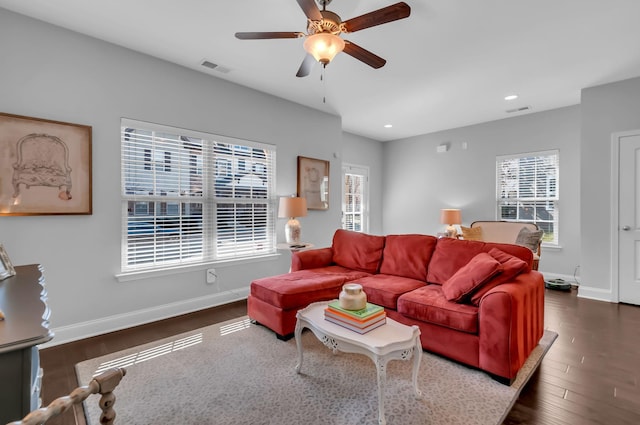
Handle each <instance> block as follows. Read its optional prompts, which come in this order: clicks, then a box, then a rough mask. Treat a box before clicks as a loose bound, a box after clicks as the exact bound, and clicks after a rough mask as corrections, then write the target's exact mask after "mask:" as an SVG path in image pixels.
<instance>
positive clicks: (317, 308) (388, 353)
mask: <svg viewBox="0 0 640 425" xmlns="http://www.w3.org/2000/svg"><path fill="white" fill-rule="evenodd" d="M328 303H329V302H318V303H313V304H310V305H309V306H308V307H307V308H305V309H303V310H300V311H298V314H297V316H296V317H297V319H298V321H297V323H296V329H295V333H294V335H295V338H296V345H297V347H298V364H297V365H296V372H298V373H300V369H301V368H302V339H301V338H300V337H301V335H302V330H303V329H304V328H308V329H311V331H312V332H313V334H314V335H315V336H316V338H318V340H320V341H321V342H322V343H323V344H324V345H326V346H327V347H329V348H330V349H332V350H333V353H334V354H336V353H337V352H338V351H342V352H345V353H358V354H364V355H365V356H367V357H369V358H370V359H371V360H372V361H373V363H374V364H375V365H376V370H377V372H378V373H377V375H378V423H379V424H386V423H387V421H386V419H385V415H384V399H383V397H384V387H385V383H386V366H387V363H388V362H389V360H409V359H411V357H412V356H413V374H412V381H413V390H414V393H415V396H416V397H420V396H421V395H422V392H421V391H420V390H419V389H418V371H419V369H420V360H421V358H422V355H421V354H422V345H421V344H420V329H419V328H418V327H417V326H407V325H403V324H402V323H398V322H396V321H395V320H392V319H390V318H388V317H387V323H386V324H384V325H383V326H380V327H379V328H376V329H374V330H372V331H369V332H367V333H366V334H362V335H361V334H359V333H357V332H354V331H351V330H349V329H346V328H343V327H342V326H339V325H336V324H334V323H331V322H329V321H328V320H325V319H324V309H325V308H326V306H327V304H328Z"/></svg>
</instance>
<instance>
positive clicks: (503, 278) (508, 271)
mask: <svg viewBox="0 0 640 425" xmlns="http://www.w3.org/2000/svg"><path fill="white" fill-rule="evenodd" d="M489 255H491V257H493V258H495V259H496V260H497V261H499V262H500V265H501V266H502V273H500V274H499V275H498V276H495V277H494V278H493V279H490V280H489V281H487V282H485V283H484V284H483V285H481V286H479V287H478V288H477V289H476V290H475V291H474V292H473V293H472V294H471V304H473V305H476V306H477V305H480V299H481V298H482V297H483V296H484V294H486V293H487V292H489V291H490V290H492V289H493V288H495V287H496V286H498V285H502V284H503V283H507V282H510V281H512V280H513V278H515V277H516V276H517V275H519V274H520V273H522V272H524V271H526V270H527V263H525V262H524V261H523V260H521V259H520V258H518V257H514V256H513V255H510V254H507V253H506V252H504V251H502V250H500V249H498V248H492V249H491V250H490V251H489Z"/></svg>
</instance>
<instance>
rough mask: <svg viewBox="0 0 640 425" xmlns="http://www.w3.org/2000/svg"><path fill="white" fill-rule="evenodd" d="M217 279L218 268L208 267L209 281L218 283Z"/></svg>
mask: <svg viewBox="0 0 640 425" xmlns="http://www.w3.org/2000/svg"><path fill="white" fill-rule="evenodd" d="M217 279H218V275H217V274H216V269H207V283H216V280H217Z"/></svg>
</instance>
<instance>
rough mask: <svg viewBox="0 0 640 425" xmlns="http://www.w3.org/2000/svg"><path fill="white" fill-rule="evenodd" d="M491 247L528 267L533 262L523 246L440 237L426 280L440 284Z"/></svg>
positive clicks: (529, 253) (529, 251)
mask: <svg viewBox="0 0 640 425" xmlns="http://www.w3.org/2000/svg"><path fill="white" fill-rule="evenodd" d="M493 248H498V249H499V250H501V251H504V252H506V253H507V254H510V255H513V256H514V257H518V258H520V259H521V260H523V261H524V262H525V263H527V266H528V267H531V264H532V263H533V253H532V252H531V250H530V249H529V248H526V247H523V246H519V245H511V244H502V243H492V242H480V241H466V240H458V239H452V238H440V239H438V243H437V244H436V250H435V251H434V252H433V256H432V257H431V262H430V263H429V271H428V272H427V282H429V283H437V284H439V285H442V284H443V283H445V282H446V281H447V279H449V278H450V277H451V276H453V275H454V273H455V272H457V271H458V270H459V269H460V268H461V267H463V266H464V265H465V264H467V263H468V262H469V261H471V259H472V258H473V257H475V256H476V255H478V254H480V253H481V252H489V251H490V250H491V249H493Z"/></svg>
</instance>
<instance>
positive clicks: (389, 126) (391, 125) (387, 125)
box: [384, 124, 393, 128]
mask: <svg viewBox="0 0 640 425" xmlns="http://www.w3.org/2000/svg"><path fill="white" fill-rule="evenodd" d="M391 127H393V124H385V125H384V128H391Z"/></svg>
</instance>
